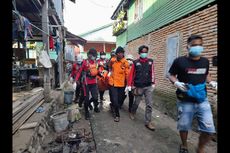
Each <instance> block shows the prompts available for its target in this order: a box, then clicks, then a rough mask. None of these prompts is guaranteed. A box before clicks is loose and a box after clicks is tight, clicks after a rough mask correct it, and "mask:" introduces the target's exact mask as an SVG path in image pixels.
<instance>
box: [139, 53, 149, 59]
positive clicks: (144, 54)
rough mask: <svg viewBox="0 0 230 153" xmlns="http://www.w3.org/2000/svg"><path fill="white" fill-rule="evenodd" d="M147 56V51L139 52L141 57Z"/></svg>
mask: <svg viewBox="0 0 230 153" xmlns="http://www.w3.org/2000/svg"><path fill="white" fill-rule="evenodd" d="M147 56H148V53H140V57H141V58H146V57H147Z"/></svg>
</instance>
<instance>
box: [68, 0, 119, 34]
mask: <svg viewBox="0 0 230 153" xmlns="http://www.w3.org/2000/svg"><path fill="white" fill-rule="evenodd" d="M120 1H121V0H76V3H73V2H71V1H70V0H64V4H65V6H64V7H65V8H64V12H63V13H64V22H65V23H64V25H65V26H66V27H67V29H68V31H70V32H72V33H73V34H76V35H79V34H82V33H85V32H87V31H89V30H93V29H95V28H97V27H100V26H103V25H105V24H108V23H111V22H112V20H111V19H110V17H111V16H112V14H113V12H114V11H115V9H116V7H117V5H118V4H119V2H120Z"/></svg>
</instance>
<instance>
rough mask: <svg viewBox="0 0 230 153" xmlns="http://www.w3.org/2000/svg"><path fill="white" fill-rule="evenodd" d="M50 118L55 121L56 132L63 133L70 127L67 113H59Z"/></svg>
mask: <svg viewBox="0 0 230 153" xmlns="http://www.w3.org/2000/svg"><path fill="white" fill-rule="evenodd" d="M50 118H51V119H52V120H53V123H54V129H55V131H56V132H61V131H63V130H65V129H66V128H67V127H68V125H69V121H68V119H67V112H66V111H62V112H57V113H55V114H53V115H51V116H50Z"/></svg>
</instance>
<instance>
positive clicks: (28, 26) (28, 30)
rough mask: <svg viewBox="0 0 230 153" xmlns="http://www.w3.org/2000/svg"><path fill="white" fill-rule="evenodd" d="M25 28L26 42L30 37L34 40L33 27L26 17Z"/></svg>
mask: <svg viewBox="0 0 230 153" xmlns="http://www.w3.org/2000/svg"><path fill="white" fill-rule="evenodd" d="M24 28H25V40H27V39H28V36H29V37H30V38H33V35H32V26H31V24H30V21H29V20H28V19H27V18H25V17H24Z"/></svg>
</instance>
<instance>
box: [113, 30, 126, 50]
mask: <svg viewBox="0 0 230 153" xmlns="http://www.w3.org/2000/svg"><path fill="white" fill-rule="evenodd" d="M126 42H127V30H126V31H125V32H123V33H122V34H120V35H119V36H117V40H116V46H122V47H124V46H125V45H126Z"/></svg>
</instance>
